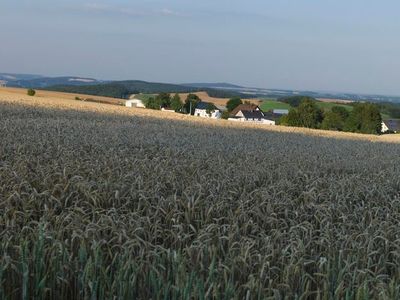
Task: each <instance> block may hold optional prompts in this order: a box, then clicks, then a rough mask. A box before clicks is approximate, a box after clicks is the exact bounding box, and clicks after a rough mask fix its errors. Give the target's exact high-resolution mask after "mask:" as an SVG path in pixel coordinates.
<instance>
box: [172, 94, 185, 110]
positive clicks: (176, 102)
mask: <svg viewBox="0 0 400 300" xmlns="http://www.w3.org/2000/svg"><path fill="white" fill-rule="evenodd" d="M182 107H183V102H182V100H181V97H180V96H179V95H178V94H175V95H174V97H172V99H171V108H172V109H173V110H175V111H180V110H181V109H182Z"/></svg>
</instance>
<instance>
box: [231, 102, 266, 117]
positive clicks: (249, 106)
mask: <svg viewBox="0 0 400 300" xmlns="http://www.w3.org/2000/svg"><path fill="white" fill-rule="evenodd" d="M239 111H261V109H260V107H258V106H257V105H255V104H240V105H238V106H236V108H234V109H233V110H232V111H231V113H230V116H231V117H235V116H236V115H237V113H238V112H239Z"/></svg>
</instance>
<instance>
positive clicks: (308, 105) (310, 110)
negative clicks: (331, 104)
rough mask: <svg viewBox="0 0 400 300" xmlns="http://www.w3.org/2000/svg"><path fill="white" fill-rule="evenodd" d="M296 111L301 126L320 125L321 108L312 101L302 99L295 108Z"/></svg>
mask: <svg viewBox="0 0 400 300" xmlns="http://www.w3.org/2000/svg"><path fill="white" fill-rule="evenodd" d="M297 113H298V115H299V120H300V124H301V126H302V127H307V128H318V127H319V126H320V125H321V122H322V119H323V116H322V110H321V109H320V108H318V106H317V105H316V104H315V102H314V101H312V100H310V99H305V100H303V101H302V102H301V104H300V105H299V107H298V109H297Z"/></svg>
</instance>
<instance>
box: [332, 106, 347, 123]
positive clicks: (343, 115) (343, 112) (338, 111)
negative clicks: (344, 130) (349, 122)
mask: <svg viewBox="0 0 400 300" xmlns="http://www.w3.org/2000/svg"><path fill="white" fill-rule="evenodd" d="M331 111H332V112H333V113H335V114H338V115H340V117H341V118H342V119H343V121H345V120H346V119H347V118H348V117H349V111H348V110H347V109H345V108H344V107H343V106H333V107H332V108H331Z"/></svg>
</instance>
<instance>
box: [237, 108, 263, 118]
mask: <svg viewBox="0 0 400 300" xmlns="http://www.w3.org/2000/svg"><path fill="white" fill-rule="evenodd" d="M242 114H243V116H244V117H245V118H246V119H263V118H264V115H263V113H262V112H261V111H259V110H252V111H250V110H242Z"/></svg>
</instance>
